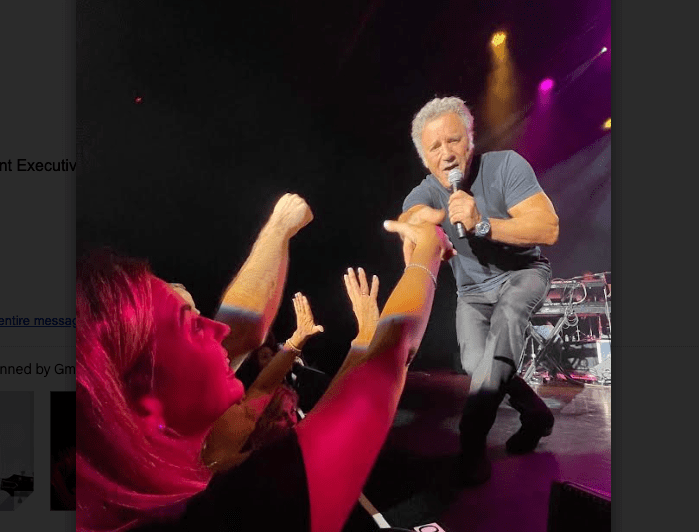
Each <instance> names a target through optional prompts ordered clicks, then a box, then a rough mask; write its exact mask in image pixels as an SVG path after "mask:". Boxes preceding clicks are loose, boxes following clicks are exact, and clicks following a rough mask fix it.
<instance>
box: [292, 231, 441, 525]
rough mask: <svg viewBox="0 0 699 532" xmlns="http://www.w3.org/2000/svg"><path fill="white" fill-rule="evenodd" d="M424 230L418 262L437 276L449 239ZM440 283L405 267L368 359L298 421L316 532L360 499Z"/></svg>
mask: <svg viewBox="0 0 699 532" xmlns="http://www.w3.org/2000/svg"><path fill="white" fill-rule="evenodd" d="M406 226H407V224H401V223H398V222H390V223H389V225H388V229H389V230H390V231H394V232H400V234H401V235H402V236H404V232H403V231H404V230H405V228H406ZM418 230H419V232H420V233H419V237H418V238H417V244H416V246H415V250H414V252H413V256H412V262H413V263H417V264H420V265H422V266H424V267H426V268H428V269H429V271H430V272H432V273H433V274H434V275H436V274H437V272H438V270H439V266H440V261H441V258H442V255H443V254H444V253H445V249H446V248H448V247H450V245H449V243H448V240H447V239H446V236H445V235H444V233H443V232H442V230H441V229H440V228H438V227H436V226H434V225H431V224H427V223H425V224H422V226H421V227H419V228H418ZM434 288H435V287H434V284H433V281H432V278H431V276H430V275H429V274H428V273H427V272H426V271H424V270H423V269H422V268H417V267H413V268H408V269H407V270H406V271H405V272H404V274H403V276H402V277H401V279H400V281H399V282H398V284H397V286H396V288H395V289H394V290H393V292H392V294H391V296H390V297H389V299H388V302H387V303H386V306H385V308H384V310H383V312H382V313H381V316H380V319H379V323H378V327H377V329H376V333H375V335H374V337H373V339H372V341H371V343H370V345H369V347H368V351H367V354H366V357H365V361H363V363H361V364H359V365H357V366H354V367H351V368H349V369H347V370H346V371H344V372H343V373H342V375H341V376H339V377H338V378H336V379H334V380H333V382H332V383H331V384H330V387H329V388H328V390H327V392H326V393H325V394H324V395H323V397H322V398H321V400H320V401H319V402H318V404H317V405H316V406H315V407H314V408H313V410H312V411H311V412H310V413H309V414H308V416H307V417H306V418H305V419H304V420H303V421H302V422H301V423H300V424H299V425H298V426H297V428H296V431H297V434H298V438H299V444H300V446H301V451H302V453H303V457H304V463H305V466H306V473H307V478H308V485H309V497H310V501H311V531H312V532H338V531H339V530H341V527H342V526H343V524H344V522H345V520H346V519H347V516H348V515H349V512H350V511H351V509H352V506H353V505H354V504H355V503H356V501H357V498H358V497H359V494H360V492H361V489H362V486H363V485H364V483H365V482H366V479H367V477H368V475H369V472H370V470H371V468H372V467H373V464H374V462H375V460H376V457H377V455H378V453H379V450H380V448H381V446H382V445H383V443H384V441H385V438H386V435H387V434H388V430H389V428H390V426H391V423H392V420H393V417H394V415H395V411H396V408H397V406H398V400H399V398H400V394H401V392H402V390H403V386H404V384H405V378H406V374H407V369H408V361H409V360H410V358H411V356H412V355H413V354H414V353H415V351H416V350H417V348H418V346H419V344H420V341H421V340H422V336H423V334H424V331H425V328H426V326H427V320H428V318H429V312H430V309H431V307H432V300H433V297H434ZM338 479H339V480H338Z"/></svg>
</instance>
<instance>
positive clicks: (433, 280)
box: [403, 262, 437, 287]
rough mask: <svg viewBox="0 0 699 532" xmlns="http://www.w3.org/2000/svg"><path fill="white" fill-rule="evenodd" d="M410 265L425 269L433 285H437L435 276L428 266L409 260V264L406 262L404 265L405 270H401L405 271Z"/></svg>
mask: <svg viewBox="0 0 699 532" xmlns="http://www.w3.org/2000/svg"><path fill="white" fill-rule="evenodd" d="M411 266H415V267H416V268H422V269H423V270H425V271H426V272H427V273H429V274H430V277H431V278H432V282H433V283H434V286H435V287H436V286H437V278H436V277H435V276H434V274H433V273H432V272H431V271H430V270H429V269H428V268H425V267H424V266H423V265H422V264H415V263H414V262H411V263H410V264H408V265H407V266H406V267H405V270H403V271H406V270H407V269H408V268H410V267H411Z"/></svg>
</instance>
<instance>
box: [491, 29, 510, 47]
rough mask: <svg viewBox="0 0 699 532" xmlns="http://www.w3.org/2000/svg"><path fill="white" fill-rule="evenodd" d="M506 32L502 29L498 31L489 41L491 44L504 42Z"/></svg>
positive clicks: (495, 44) (496, 44) (497, 44)
mask: <svg viewBox="0 0 699 532" xmlns="http://www.w3.org/2000/svg"><path fill="white" fill-rule="evenodd" d="M506 36H507V34H506V33H505V32H504V31H498V32H496V33H494V34H493V39H492V40H491V41H490V43H491V44H492V45H493V46H500V45H501V44H502V43H504V42H505V37H506Z"/></svg>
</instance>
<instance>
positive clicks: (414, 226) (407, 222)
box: [387, 205, 456, 266]
mask: <svg viewBox="0 0 699 532" xmlns="http://www.w3.org/2000/svg"><path fill="white" fill-rule="evenodd" d="M445 216H446V212H445V211H444V209H433V208H432V207H428V206H426V205H416V206H414V207H411V208H410V209H408V210H407V211H405V212H404V213H403V214H401V215H400V216H399V217H398V222H400V223H401V225H399V226H398V225H394V226H393V227H395V229H389V228H388V227H387V230H388V231H391V232H394V233H398V235H399V236H400V238H401V240H402V241H403V260H404V261H405V264H406V266H407V265H408V264H410V261H411V259H412V257H413V251H415V246H416V245H417V242H418V238H419V235H420V231H421V230H422V229H419V228H420V226H422V225H423V224H424V223H429V224H434V225H437V224H440V223H442V222H443V221H444V217H445ZM395 223H396V222H390V224H395ZM439 229H440V232H441V233H442V235H443V238H444V239H446V241H447V242H448V241H449V239H448V238H447V237H446V235H445V234H444V232H443V231H442V230H441V228H439ZM447 247H448V248H449V249H448V250H447V251H445V252H444V254H443V255H442V258H443V259H444V260H447V259H450V258H451V257H453V256H454V255H455V254H456V251H454V247H453V246H452V245H451V242H449V245H448V246H447Z"/></svg>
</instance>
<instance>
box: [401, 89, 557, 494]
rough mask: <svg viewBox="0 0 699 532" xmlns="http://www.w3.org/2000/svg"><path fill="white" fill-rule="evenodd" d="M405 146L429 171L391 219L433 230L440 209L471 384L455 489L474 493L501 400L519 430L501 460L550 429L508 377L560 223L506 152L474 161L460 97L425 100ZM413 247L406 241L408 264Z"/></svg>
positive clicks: (528, 171) (546, 279)
mask: <svg viewBox="0 0 699 532" xmlns="http://www.w3.org/2000/svg"><path fill="white" fill-rule="evenodd" d="M412 139H413V143H414V144H415V148H416V149H417V152H418V155H419V156H420V159H421V160H422V162H423V164H424V165H425V166H426V167H427V169H428V170H429V171H430V172H431V173H430V175H428V176H427V177H426V178H425V179H424V180H423V181H422V182H421V183H420V184H419V185H418V186H416V187H415V188H414V189H413V190H412V191H411V192H410V194H408V196H407V197H406V198H405V200H404V202H403V214H401V216H400V218H399V220H400V221H407V222H410V223H418V222H420V221H433V222H434V221H436V220H439V219H440V215H441V213H440V212H439V210H441V209H444V210H446V212H447V215H446V217H445V219H444V222H443V223H442V227H443V229H444V231H445V232H446V234H447V236H448V237H449V238H450V240H451V241H452V243H453V244H454V248H455V249H456V251H457V252H458V255H456V256H455V257H453V258H451V259H450V261H449V262H450V264H451V267H452V270H453V272H454V277H455V279H456V285H457V295H458V299H457V307H456V333H457V340H458V342H459V348H460V352H461V364H462V366H463V369H464V370H465V371H466V373H468V375H469V376H470V377H471V383H470V389H469V395H468V400H467V402H466V406H465V408H464V411H463V415H462V418H461V422H460V424H459V430H460V440H461V455H460V469H461V478H462V480H463V482H464V483H465V484H467V485H475V484H480V483H483V482H485V481H487V480H488V479H489V478H490V474H491V465H490V461H489V460H488V457H487V455H486V437H487V435H488V432H489V431H490V428H491V427H492V425H493V423H494V422H495V416H496V414H497V410H498V407H499V405H500V403H501V402H502V400H503V398H504V396H505V395H506V394H507V395H509V396H510V404H511V405H512V406H513V407H514V408H515V409H516V410H517V411H518V412H519V413H520V421H521V423H522V426H521V428H520V429H519V430H518V431H517V432H516V433H515V434H514V435H512V436H511V437H510V438H509V439H508V440H507V445H506V447H507V450H508V452H510V453H526V452H531V451H533V450H534V448H535V447H536V446H537V444H538V443H539V440H540V438H541V437H542V436H547V435H549V434H551V430H552V428H553V422H554V418H553V414H552V413H551V411H550V410H549V409H548V407H547V406H546V405H545V404H544V402H543V401H542V400H541V399H540V398H539V397H538V396H537V395H536V393H535V392H534V390H532V389H531V388H530V387H529V386H528V385H527V384H526V383H525V382H524V380H522V379H521V378H520V377H519V376H516V375H515V373H516V369H517V366H518V363H519V358H520V356H521V353H522V347H523V343H524V332H525V328H526V326H527V323H528V321H529V318H530V316H531V315H532V313H533V312H534V311H535V310H536V309H537V308H538V306H539V305H540V304H541V303H542V302H543V300H544V298H545V296H546V294H547V292H548V289H549V286H550V281H551V267H550V265H549V261H548V260H547V259H546V258H545V257H544V256H543V255H542V254H541V251H540V249H539V247H538V246H539V245H552V244H554V243H556V241H557V240H558V216H557V215H556V212H555V209H554V207H553V204H552V203H551V201H550V199H549V198H548V196H547V195H546V194H545V193H544V191H543V190H542V188H541V186H540V185H539V183H538V181H537V179H536V175H535V174H534V171H533V169H532V167H531V165H530V164H529V163H528V162H527V161H526V160H525V159H524V158H523V157H522V156H520V155H519V154H517V153H516V152H514V151H511V150H505V151H495V152H486V153H483V154H482V155H479V156H477V157H474V144H473V116H472V114H471V112H470V110H469V109H468V107H467V106H466V105H465V104H464V102H463V101H462V100H461V99H459V98H456V97H449V98H435V99H433V100H431V101H430V102H428V103H427V104H426V105H425V106H424V107H423V108H422V109H420V111H419V112H418V113H417V114H416V115H415V118H414V119H413V123H412ZM455 169H458V171H460V172H461V174H460V175H461V176H464V177H463V180H462V181H461V182H460V184H459V185H458V187H457V188H458V190H456V191H454V189H453V185H452V184H451V183H450V181H449V173H450V172H451V171H453V170H455ZM456 175H457V179H458V177H459V174H456ZM452 180H453V179H452ZM457 224H463V229H464V230H465V233H466V235H465V237H464V238H459V235H458V232H457V227H456V225H457ZM414 245H415V244H414V243H413V242H411V241H410V239H409V238H405V239H404V242H403V251H404V256H405V260H406V264H408V263H409V261H410V256H411V254H412V249H413V248H414Z"/></svg>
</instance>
